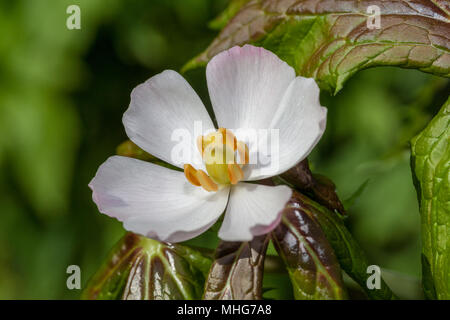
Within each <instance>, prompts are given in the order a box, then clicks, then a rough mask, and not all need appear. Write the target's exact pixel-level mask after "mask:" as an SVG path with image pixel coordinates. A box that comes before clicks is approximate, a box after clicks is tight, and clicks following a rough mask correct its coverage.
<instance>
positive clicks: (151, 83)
mask: <svg viewBox="0 0 450 320" xmlns="http://www.w3.org/2000/svg"><path fill="white" fill-rule="evenodd" d="M368 6H371V7H373V6H378V7H379V10H378V11H377V12H379V13H380V16H379V17H377V18H378V20H377V21H379V25H378V24H377V27H376V28H372V27H371V28H368V27H367V13H366V9H367V7H368ZM449 8H450V4H449V3H448V1H426V0H418V1H414V2H412V1H407V0H402V1H392V0H376V1H356V0H355V1H321V0H300V1H299V0H284V1H275V0H233V1H231V3H230V6H229V8H228V9H226V11H225V12H224V13H223V14H222V15H221V16H219V17H218V18H217V19H216V20H215V21H213V22H212V23H211V26H212V27H213V28H216V29H222V30H221V32H220V34H219V35H218V37H217V38H216V39H215V40H214V41H213V42H212V43H211V45H210V46H209V47H208V48H207V49H206V50H205V51H204V52H203V53H201V54H200V55H199V56H197V57H196V58H194V59H193V60H192V61H190V62H188V63H187V64H186V65H185V67H184V68H183V70H182V71H183V72H187V71H188V70H191V69H194V68H198V67H202V66H206V78H207V84H208V90H209V95H210V99H211V103H212V107H213V112H214V117H213V118H211V117H210V115H209V114H208V112H207V110H206V109H205V107H204V106H203V104H202V102H201V100H200V98H199V97H198V96H197V95H196V93H195V92H194V91H193V89H192V88H191V87H190V85H189V84H188V83H187V82H186V80H184V78H183V77H182V76H181V75H180V74H178V73H177V72H175V71H164V72H162V73H160V74H158V75H156V76H154V77H152V78H150V79H149V80H147V81H146V82H145V83H143V84H141V85H139V86H137V87H136V88H135V89H134V90H133V92H132V93H131V103H130V106H129V109H128V110H127V111H126V112H125V114H124V117H123V123H124V126H125V131H126V132H127V135H128V137H129V138H130V140H131V141H127V142H125V143H124V144H122V145H121V146H119V148H118V155H117V156H113V157H111V158H109V159H108V160H107V161H106V162H105V163H104V164H102V165H101V166H100V168H99V169H98V171H97V174H96V175H95V177H94V179H93V180H92V181H91V183H90V184H89V186H90V187H91V189H92V192H93V200H94V202H95V203H96V204H97V206H98V208H99V211H100V212H102V213H104V214H107V215H109V216H111V217H114V218H116V219H118V220H119V221H121V222H123V226H124V228H125V229H126V230H127V231H128V233H127V234H126V235H125V237H124V238H123V239H122V240H121V241H120V242H119V243H118V244H117V245H116V246H115V247H114V248H113V249H112V251H111V253H110V255H109V257H108V258H107V259H106V260H105V262H104V264H103V265H102V266H101V268H100V269H99V270H98V272H97V273H96V274H95V275H94V276H93V277H92V278H91V280H90V281H89V283H88V285H87V287H86V288H85V290H84V292H83V294H82V298H84V299H262V298H264V292H265V290H267V289H268V288H264V286H263V280H264V277H265V276H267V274H268V272H270V268H269V267H268V265H269V264H270V265H272V264H274V263H275V264H278V265H279V266H281V268H282V269H283V270H284V272H286V273H287V274H288V276H289V279H290V281H291V284H292V290H293V296H294V298H295V299H347V298H349V296H350V295H349V292H348V289H347V287H346V284H345V282H344V280H343V271H345V273H346V274H347V275H348V276H349V277H350V278H352V279H353V280H354V281H355V282H356V283H358V284H359V285H360V288H361V290H362V291H364V295H365V296H366V297H367V298H370V299H397V297H396V295H395V294H394V293H393V292H392V290H391V289H390V288H389V287H388V286H387V284H386V283H385V282H384V281H383V279H381V280H380V281H379V283H378V287H377V288H376V289H375V290H373V288H369V287H368V286H367V285H366V281H367V278H368V274H367V270H368V267H369V266H370V263H369V262H368V259H367V258H366V256H365V254H364V252H363V250H362V249H361V248H360V246H359V245H358V243H357V242H356V241H355V240H354V239H353V237H352V235H351V234H350V232H349V231H348V230H347V229H346V227H345V224H344V219H345V218H346V212H345V208H344V206H343V204H342V203H341V201H340V200H339V198H338V196H337V195H336V192H335V186H334V184H333V183H332V182H331V181H330V180H329V179H327V178H326V177H319V176H317V175H314V174H313V173H312V172H311V170H310V169H309V165H308V159H307V156H308V155H309V153H310V152H311V150H312V149H313V148H314V146H315V145H316V144H317V143H318V141H319V140H320V138H321V136H322V134H323V132H324V130H325V127H326V115H327V112H326V109H325V108H324V107H322V106H321V105H320V102H319V92H320V89H322V90H328V91H331V92H332V93H337V92H338V91H339V90H340V89H341V88H342V87H343V85H344V83H345V81H346V80H347V79H348V78H349V77H350V76H352V75H353V74H354V73H356V72H357V71H359V70H362V69H364V68H369V67H375V66H383V65H390V66H399V67H406V68H416V69H419V70H421V71H424V72H429V73H433V74H435V75H439V76H444V77H448V75H449V70H450V54H449V49H450V41H449V39H448V35H449V34H450V25H449ZM406 31H407V32H406ZM449 135H450V100H448V101H447V102H446V103H445V104H444V106H443V107H442V108H441V110H440V111H439V113H438V114H437V115H436V116H435V118H434V119H433V120H432V121H431V122H430V123H429V124H428V126H427V127H426V128H425V129H424V131H423V132H421V133H419V135H418V136H416V137H415V138H413V139H412V140H411V150H412V153H411V154H412V157H411V165H412V172H413V176H414V180H415V186H416V189H417V194H418V199H419V204H420V213H421V218H422V242H423V243H422V245H423V249H422V267H423V279H422V281H423V289H424V293H425V297H426V298H429V299H449V298H450V272H449V271H448V270H450V234H449V233H448V230H450V208H449V206H448V203H449V201H450V142H449V141H450V139H449ZM223 213H225V214H224V216H223V218H222V214H223ZM208 229H211V231H210V232H218V237H219V238H220V239H221V242H220V243H219V245H218V247H217V248H216V250H215V252H211V251H210V250H206V249H205V248H194V247H191V246H189V245H188V244H187V243H183V242H185V241H186V240H189V239H193V238H195V237H197V236H199V235H200V234H202V233H204V232H206V231H207V230H208ZM269 244H273V248H274V250H275V251H276V253H277V258H276V259H275V261H271V260H270V259H272V260H273V256H268V255H266V253H267V248H268V246H269ZM265 263H266V267H265Z"/></svg>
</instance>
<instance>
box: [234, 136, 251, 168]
mask: <svg viewBox="0 0 450 320" xmlns="http://www.w3.org/2000/svg"><path fill="white" fill-rule="evenodd" d="M237 150H238V153H239V163H240V164H248V162H249V152H248V147H247V145H246V144H245V143H243V142H242V141H238V142H237Z"/></svg>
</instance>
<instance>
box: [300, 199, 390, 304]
mask: <svg viewBox="0 0 450 320" xmlns="http://www.w3.org/2000/svg"><path fill="white" fill-rule="evenodd" d="M291 201H292V202H293V203H295V206H296V208H297V211H299V212H302V213H303V214H304V215H305V214H306V215H307V216H309V217H310V218H311V219H314V220H315V221H317V222H318V224H319V225H320V228H321V229H322V231H323V232H324V233H325V235H326V238H327V239H328V241H329V242H330V244H331V247H332V248H333V250H334V254H335V255H336V257H337V259H338V261H339V264H340V266H341V268H342V269H343V270H344V271H345V272H346V273H347V274H348V275H349V276H350V277H351V278H352V279H353V280H355V281H356V282H357V283H358V284H359V285H360V287H361V288H362V289H363V290H364V291H365V293H366V294H367V296H368V297H369V298H371V299H377V300H390V299H396V297H395V295H394V294H393V293H392V291H391V289H389V287H388V286H387V285H386V283H385V282H384V281H383V280H382V279H381V288H380V289H377V290H370V289H368V288H367V285H366V281H367V278H368V276H369V274H367V267H368V266H369V265H370V264H369V262H368V260H367V257H366V255H365V253H364V251H363V250H362V249H361V247H360V246H359V245H358V243H357V242H356V241H355V239H353V237H352V235H351V234H350V232H349V231H348V230H347V228H346V227H345V225H344V223H343V221H342V220H341V218H340V217H339V216H338V215H336V214H335V213H334V212H331V211H330V210H328V209H327V208H325V207H323V206H321V205H319V204H318V203H316V202H314V201H312V200H311V199H309V198H308V197H306V196H304V195H302V194H300V193H297V192H296V193H294V196H293V199H292V200H291Z"/></svg>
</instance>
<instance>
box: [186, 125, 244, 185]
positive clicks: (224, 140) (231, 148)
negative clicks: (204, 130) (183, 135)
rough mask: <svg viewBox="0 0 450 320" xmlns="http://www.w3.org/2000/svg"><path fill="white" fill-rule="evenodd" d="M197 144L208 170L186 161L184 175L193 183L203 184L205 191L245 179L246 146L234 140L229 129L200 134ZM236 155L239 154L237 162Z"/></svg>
mask: <svg viewBox="0 0 450 320" xmlns="http://www.w3.org/2000/svg"><path fill="white" fill-rule="evenodd" d="M197 147H198V150H199V152H200V153H201V155H202V159H203V161H204V163H205V168H206V171H207V173H206V172H205V171H203V170H196V169H195V168H194V167H192V166H191V165H190V164H185V165H184V174H185V176H186V179H187V180H188V181H189V182H190V183H192V184H193V185H195V186H202V187H203V189H205V190H206V191H217V190H218V189H219V185H226V184H236V183H238V182H239V181H240V180H242V179H243V178H244V173H243V172H242V167H243V166H244V165H245V164H247V163H248V162H249V152H248V147H247V145H246V144H245V143H243V142H242V141H237V139H236V137H235V136H234V134H233V133H232V132H231V131H230V130H227V129H224V128H219V130H217V131H216V132H213V133H210V134H208V135H207V136H199V137H198V138H197ZM236 151H237V152H236ZM236 155H239V161H238V160H237V158H236Z"/></svg>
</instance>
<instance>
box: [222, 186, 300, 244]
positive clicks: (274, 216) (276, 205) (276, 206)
mask: <svg viewBox="0 0 450 320" xmlns="http://www.w3.org/2000/svg"><path fill="white" fill-rule="evenodd" d="M291 195H292V190H291V189H290V188H289V187H287V186H276V187H271V186H264V185H259V184H250V183H238V184H237V185H236V186H233V187H232V188H231V193H230V200H229V202H228V207H227V211H226V213H225V218H224V220H223V223H222V226H221V228H220V230H219V238H221V239H222V240H225V241H250V240H251V239H253V237H254V236H259V235H262V234H266V233H268V232H270V231H272V230H273V229H274V228H275V227H276V226H277V225H278V223H279V222H280V218H281V210H282V209H283V208H284V207H285V205H286V203H287V202H288V201H289V199H290V198H291Z"/></svg>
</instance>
